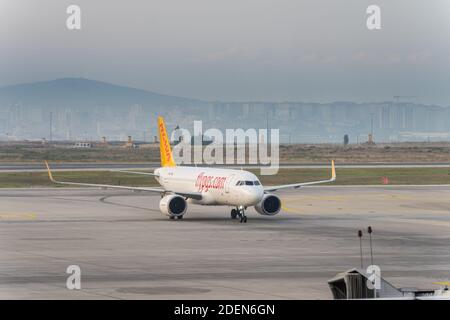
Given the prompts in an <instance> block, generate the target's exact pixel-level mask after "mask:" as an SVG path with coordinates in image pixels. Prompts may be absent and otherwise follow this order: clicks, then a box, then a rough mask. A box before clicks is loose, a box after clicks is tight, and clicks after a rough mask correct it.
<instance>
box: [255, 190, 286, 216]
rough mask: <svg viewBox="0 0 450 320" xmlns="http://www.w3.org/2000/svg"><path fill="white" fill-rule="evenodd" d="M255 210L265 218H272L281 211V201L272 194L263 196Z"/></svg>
mask: <svg viewBox="0 0 450 320" xmlns="http://www.w3.org/2000/svg"><path fill="white" fill-rule="evenodd" d="M255 210H256V211H257V212H258V213H259V214H262V215H265V216H274V215H276V214H277V213H278V212H280V210H281V200H280V198H278V197H277V196H274V195H273V194H265V195H264V197H263V198H262V200H261V202H260V203H258V204H257V205H256V206H255Z"/></svg>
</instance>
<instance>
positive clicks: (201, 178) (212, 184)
mask: <svg viewBox="0 0 450 320" xmlns="http://www.w3.org/2000/svg"><path fill="white" fill-rule="evenodd" d="M226 180H227V178H226V177H214V176H206V175H205V173H204V172H202V173H200V174H199V175H198V176H197V181H196V182H195V187H196V188H197V190H198V191H199V192H202V191H205V192H207V191H208V190H209V189H223V188H224V186H225V182H226Z"/></svg>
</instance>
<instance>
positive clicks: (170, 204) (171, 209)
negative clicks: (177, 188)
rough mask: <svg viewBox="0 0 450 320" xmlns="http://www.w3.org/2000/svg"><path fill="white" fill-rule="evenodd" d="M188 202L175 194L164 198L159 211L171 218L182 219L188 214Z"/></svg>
mask: <svg viewBox="0 0 450 320" xmlns="http://www.w3.org/2000/svg"><path fill="white" fill-rule="evenodd" d="M186 209H187V202H186V200H185V199H184V198H183V197H181V196H177V195H175V194H170V195H167V196H164V197H163V198H162V199H161V201H160V202H159V210H161V212H162V213H164V214H166V215H168V216H169V217H181V216H183V215H184V214H185V213H186Z"/></svg>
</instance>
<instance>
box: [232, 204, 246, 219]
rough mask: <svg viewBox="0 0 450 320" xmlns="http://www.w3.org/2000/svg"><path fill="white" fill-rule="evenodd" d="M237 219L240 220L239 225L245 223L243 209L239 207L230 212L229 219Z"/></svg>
mask: <svg viewBox="0 0 450 320" xmlns="http://www.w3.org/2000/svg"><path fill="white" fill-rule="evenodd" d="M237 217H239V218H240V222H241V223H243V222H244V223H246V222H247V216H246V215H245V207H244V206H239V207H237V208H236V209H232V210H231V219H236V218H237Z"/></svg>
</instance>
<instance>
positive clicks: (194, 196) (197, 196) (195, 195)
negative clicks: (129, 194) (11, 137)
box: [45, 161, 202, 200]
mask: <svg viewBox="0 0 450 320" xmlns="http://www.w3.org/2000/svg"><path fill="white" fill-rule="evenodd" d="M45 166H46V167H47V171H48V177H49V178H50V181H52V182H54V183H58V184H65V185H73V186H85V187H97V188H105V189H122V190H132V191H148V192H156V193H173V194H177V195H179V196H182V197H186V198H192V199H196V200H201V199H202V194H201V193H200V192H198V193H195V192H177V191H170V190H165V189H163V188H148V187H128V186H116V185H110V184H96V183H80V182H66V181H58V180H55V179H54V178H53V175H52V172H51V170H50V167H49V165H48V163H47V161H45ZM127 172H130V171H127ZM136 173H138V172H136ZM141 173H143V174H146V173H145V172H139V174H141ZM150 175H154V174H150Z"/></svg>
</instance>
